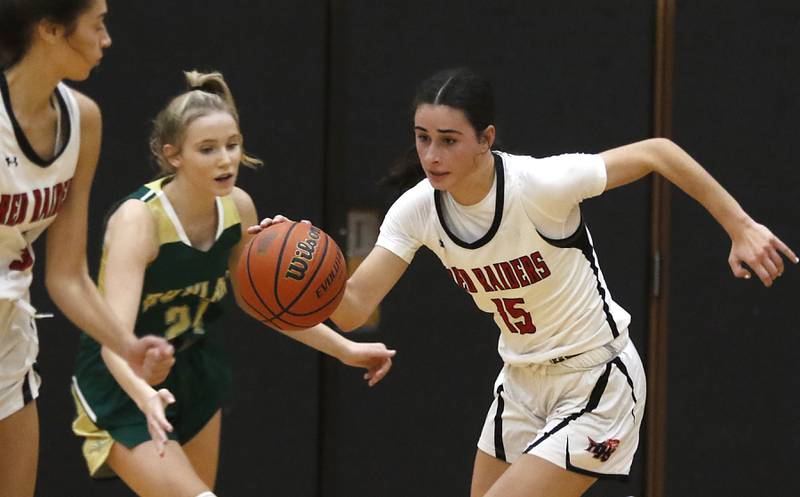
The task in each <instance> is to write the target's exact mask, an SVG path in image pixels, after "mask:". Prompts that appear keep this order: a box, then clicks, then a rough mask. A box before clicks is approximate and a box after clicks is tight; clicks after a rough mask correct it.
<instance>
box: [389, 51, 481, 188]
mask: <svg viewBox="0 0 800 497" xmlns="http://www.w3.org/2000/svg"><path fill="white" fill-rule="evenodd" d="M425 104H430V105H446V106H448V107H452V108H454V109H458V110H460V111H462V112H463V113H464V116H466V118H467V121H469V123H470V125H471V126H472V127H473V129H474V130H475V133H476V134H479V133H481V132H482V131H483V130H485V129H486V127H487V126H489V125H491V124H494V122H495V110H494V90H493V89H492V85H491V83H489V81H487V80H486V79H484V78H482V77H480V76H478V75H477V74H475V73H474V72H472V71H471V70H470V69H468V68H465V67H459V68H456V69H447V70H444V71H441V72H438V73H436V74H434V75H433V76H431V77H430V78H428V79H426V80H425V81H423V82H422V83H421V84H420V85H419V86H418V87H417V92H416V95H415V96H414V102H413V105H412V108H411V112H412V115H413V113H415V112H416V111H417V109H418V108H419V107H420V106H421V105H425ZM424 177H425V174H424V172H423V171H422V165H421V164H420V162H419V157H418V156H417V152H416V148H415V147H411V149H410V150H408V151H406V153H405V155H404V156H403V157H401V158H400V159H398V160H397V161H395V163H394V164H393V165H392V167H391V169H390V171H389V174H388V175H387V176H386V177H385V178H383V179H382V180H381V183H382V184H385V185H391V186H397V187H401V188H403V189H406V188H409V187H411V186H413V185H415V184H416V183H418V182H419V181H420V180H421V179H422V178H424Z"/></svg>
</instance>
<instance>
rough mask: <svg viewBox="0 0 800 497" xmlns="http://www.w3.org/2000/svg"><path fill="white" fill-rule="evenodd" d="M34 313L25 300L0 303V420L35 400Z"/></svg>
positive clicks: (0, 301) (35, 345)
mask: <svg viewBox="0 0 800 497" xmlns="http://www.w3.org/2000/svg"><path fill="white" fill-rule="evenodd" d="M35 313H36V311H35V310H34V308H33V307H31V305H30V303H28V301H27V299H19V300H0V419H5V418H7V417H8V416H10V415H12V414H14V413H15V412H17V411H19V410H20V409H22V408H23V407H24V406H25V405H26V404H27V403H29V402H31V401H32V400H33V399H35V398H37V397H38V396H39V385H40V384H41V379H40V378H39V375H38V374H37V373H36V371H35V370H34V367H35V366H34V364H35V362H36V356H37V354H38V353H39V338H38V336H37V335H36V322H35V319H34V315H35Z"/></svg>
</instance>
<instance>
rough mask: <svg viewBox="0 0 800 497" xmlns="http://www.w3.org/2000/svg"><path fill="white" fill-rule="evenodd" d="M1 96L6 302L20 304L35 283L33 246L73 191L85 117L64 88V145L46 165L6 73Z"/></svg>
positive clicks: (1, 295) (0, 255) (1, 248)
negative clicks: (18, 112)
mask: <svg viewBox="0 0 800 497" xmlns="http://www.w3.org/2000/svg"><path fill="white" fill-rule="evenodd" d="M0 93H2V105H0V299H17V298H20V297H22V296H24V295H25V294H26V292H27V291H28V287H29V286H30V284H31V278H32V268H33V260H34V256H33V249H32V247H31V244H32V243H33V241H34V240H36V238H37V237H38V236H39V235H40V234H41V233H42V232H43V231H44V230H45V228H47V226H48V225H50V223H52V222H53V220H54V219H55V216H56V214H57V213H58V210H59V208H60V207H61V205H62V203H63V202H64V200H65V199H66V197H67V193H68V192H69V187H70V183H71V181H72V176H73V175H74V174H75V167H76V165H77V162H78V151H79V148H80V115H79V111H78V105H77V102H76V101H75V98H74V96H73V95H72V92H71V91H70V90H69V89H68V88H67V87H66V86H65V85H64V84H63V83H59V85H58V86H57V88H56V91H55V97H56V98H55V101H56V102H57V105H58V111H59V115H60V116H61V119H60V124H59V128H60V132H59V135H60V139H59V140H57V141H58V142H59V143H60V146H59V148H58V150H57V151H56V154H55V155H54V157H53V158H52V159H50V160H44V159H42V158H41V157H39V155H38V154H37V153H36V152H35V151H34V149H33V147H32V146H31V144H30V143H29V142H28V139H27V138H26V137H25V134H24V132H23V131H22V128H21V127H20V125H19V123H18V122H17V119H16V117H15V116H14V112H13V110H12V108H11V98H10V95H9V90H8V84H7V82H6V80H5V76H4V75H2V73H0Z"/></svg>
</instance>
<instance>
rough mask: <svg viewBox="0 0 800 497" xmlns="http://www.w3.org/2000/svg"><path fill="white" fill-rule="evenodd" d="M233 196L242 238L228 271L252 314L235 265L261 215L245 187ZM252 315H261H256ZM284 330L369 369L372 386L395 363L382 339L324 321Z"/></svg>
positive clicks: (237, 294)
mask: <svg viewBox="0 0 800 497" xmlns="http://www.w3.org/2000/svg"><path fill="white" fill-rule="evenodd" d="M232 197H233V201H234V203H235V204H236V209H237V210H238V211H239V217H240V219H241V225H242V238H241V240H239V243H237V244H236V246H235V247H234V248H233V250H232V251H231V255H230V257H229V259H228V271H229V273H230V275H231V282H232V285H231V286H232V287H233V293H234V296H235V298H236V303H237V304H238V305H239V307H240V308H241V309H242V310H243V311H245V312H246V313H248V314H250V312H249V311H248V307H247V304H246V303H245V302H243V301H242V300H241V298H240V296H239V293H238V291H237V281H236V275H237V271H236V266H237V265H238V262H239V257H241V255H242V252H243V251H244V248H245V247H246V246H247V243H248V242H249V241H250V238H252V237H253V234H252V233H248V228H249V227H252V226H255V225H257V224H258V215H257V214H256V208H255V205H253V200H252V199H251V198H250V195H248V194H247V193H246V192H245V191H243V190H242V189H240V188H234V191H233V193H232ZM253 317H255V318H256V319H259V318H258V317H257V316H253ZM278 331H281V330H278ZM281 333H283V334H284V335H286V336H288V337H289V338H291V339H293V340H296V341H298V342H300V343H302V344H304V345H307V346H309V347H311V348H313V349H316V350H318V351H320V352H322V353H324V354H327V355H329V356H331V357H335V358H336V359H338V360H339V361H341V362H342V363H343V364H347V365H348V366H353V367H360V368H364V369H366V370H367V372H366V373H364V379H365V380H367V382H368V384H369V386H373V385H375V384H376V383H378V382H379V381H381V380H382V379H383V377H384V376H386V374H387V373H388V372H389V369H391V367H392V357H393V356H394V355H395V351H394V350H389V349H387V348H386V346H385V345H384V344H382V343H359V342H354V341H352V340H348V339H347V338H345V337H343V336H342V335H340V334H339V333H337V332H336V331H334V330H333V329H331V328H330V327H328V326H326V325H325V324H318V325H317V326H314V327H313V328H309V329H306V330H300V331H281Z"/></svg>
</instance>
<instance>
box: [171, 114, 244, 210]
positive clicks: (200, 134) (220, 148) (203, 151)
mask: <svg viewBox="0 0 800 497" xmlns="http://www.w3.org/2000/svg"><path fill="white" fill-rule="evenodd" d="M164 152H165V154H166V156H167V157H169V159H168V160H169V162H170V164H172V165H173V166H174V167H175V169H177V172H176V177H181V178H183V179H184V180H185V181H188V182H189V184H191V185H192V186H193V187H194V189H195V190H196V191H205V192H208V193H210V194H213V195H214V196H216V197H224V196H226V195H230V194H231V192H232V191H233V187H234V185H235V184H236V175H237V174H238V172H239V163H240V162H241V160H242V135H241V134H240V133H239V126H238V125H237V124H236V121H235V120H234V118H233V116H231V115H230V114H229V113H227V112H213V113H211V114H207V115H205V116H201V117H198V118H197V119H195V120H194V121H192V123H191V124H190V125H189V127H188V128H187V129H186V134H185V137H184V140H183V145H182V146H181V148H180V150H179V151H177V153H175V150H174V149H173V146H172V145H166V146H165V149H164Z"/></svg>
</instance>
